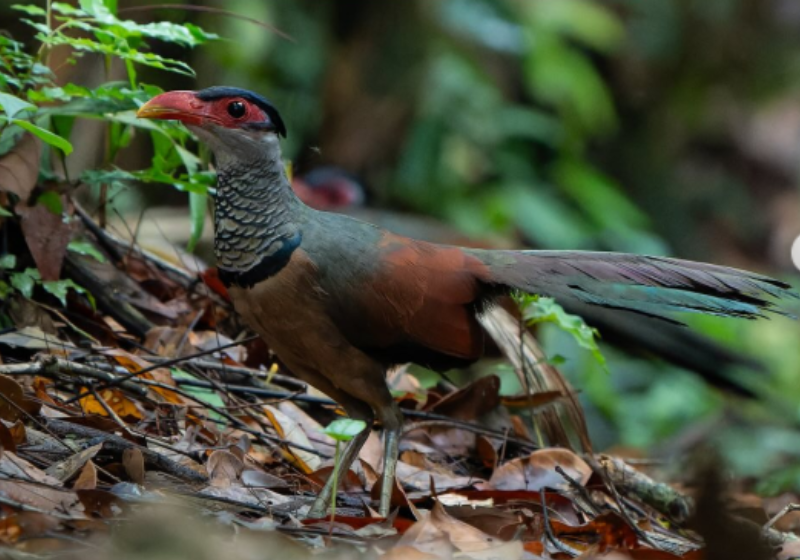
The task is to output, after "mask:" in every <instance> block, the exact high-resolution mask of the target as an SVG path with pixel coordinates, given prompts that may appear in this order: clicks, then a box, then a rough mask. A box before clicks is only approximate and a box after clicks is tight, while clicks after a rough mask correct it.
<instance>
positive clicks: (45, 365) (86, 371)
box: [0, 355, 147, 400]
mask: <svg viewBox="0 0 800 560" xmlns="http://www.w3.org/2000/svg"><path fill="white" fill-rule="evenodd" d="M56 373H60V374H62V375H68V376H75V375H79V376H82V377H88V378H90V379H96V380H98V381H103V382H108V383H113V384H114V385H119V386H120V389H123V390H125V391H128V392H130V393H132V394H135V395H136V396H138V397H146V396H147V389H145V388H144V387H142V386H140V385H137V384H136V383H130V382H125V381H124V380H120V379H119V378H118V377H117V376H115V375H112V374H110V373H108V372H105V371H102V370H99V369H97V368H94V367H91V366H87V365H86V364H81V363H78V362H72V361H69V360H65V359H63V358H58V357H56V356H53V355H40V356H39V357H37V358H36V360H35V361H33V362H28V363H24V364H8V365H0V374H3V375H11V376H14V375H42V376H48V374H50V375H52V374H56ZM81 398H82V395H78V396H77V397H75V398H74V399H72V400H80V399H81Z"/></svg>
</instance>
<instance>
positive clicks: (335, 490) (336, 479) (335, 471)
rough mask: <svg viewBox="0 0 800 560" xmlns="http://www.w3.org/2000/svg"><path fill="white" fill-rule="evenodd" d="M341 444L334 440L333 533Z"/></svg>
mask: <svg viewBox="0 0 800 560" xmlns="http://www.w3.org/2000/svg"><path fill="white" fill-rule="evenodd" d="M341 443H342V442H340V441H339V440H338V439H337V440H336V453H335V454H334V456H333V473H332V474H331V476H332V477H333V492H331V531H333V520H334V518H335V517H336V492H337V490H338V489H337V488H336V487H337V486H338V485H339V462H340V461H339V460H340V458H341V457H340V456H339V447H340V446H341Z"/></svg>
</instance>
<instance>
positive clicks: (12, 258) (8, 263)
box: [0, 253, 17, 270]
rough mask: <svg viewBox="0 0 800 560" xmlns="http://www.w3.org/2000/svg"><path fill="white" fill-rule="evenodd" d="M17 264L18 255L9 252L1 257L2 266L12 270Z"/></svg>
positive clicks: (0, 263) (0, 264)
mask: <svg viewBox="0 0 800 560" xmlns="http://www.w3.org/2000/svg"><path fill="white" fill-rule="evenodd" d="M15 266H17V255H12V254H10V253H9V254H7V255H3V256H2V257H0V268H2V269H4V270H11V269H12V268H14V267H15Z"/></svg>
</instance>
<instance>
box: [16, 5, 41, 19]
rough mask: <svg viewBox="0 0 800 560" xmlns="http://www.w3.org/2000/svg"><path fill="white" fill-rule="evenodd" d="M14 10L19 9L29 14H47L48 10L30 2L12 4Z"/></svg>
mask: <svg viewBox="0 0 800 560" xmlns="http://www.w3.org/2000/svg"><path fill="white" fill-rule="evenodd" d="M11 8H12V9H14V10H19V11H20V12H25V13H26V14H28V15H29V16H46V15H47V12H46V11H45V10H43V9H42V8H40V7H39V6H32V5H30V4H25V5H22V4H13V5H12V6H11Z"/></svg>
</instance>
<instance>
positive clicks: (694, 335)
mask: <svg viewBox="0 0 800 560" xmlns="http://www.w3.org/2000/svg"><path fill="white" fill-rule="evenodd" d="M292 188H293V189H294V192H295V193H297V196H298V197H300V200H302V201H303V202H305V203H306V204H307V205H309V206H312V207H314V208H316V209H318V210H329V211H334V212H339V213H342V214H347V215H348V216H352V217H354V218H358V219H360V220H365V221H367V222H370V223H373V224H376V225H379V226H381V227H383V228H385V229H388V230H389V231H391V232H393V233H399V234H400V235H405V236H409V237H414V238H416V239H421V240H423V241H430V242H433V243H444V244H447V245H462V246H465V247H472V248H482V249H500V248H503V249H506V248H508V247H509V246H510V244H511V243H512V241H510V240H508V239H503V238H499V239H494V238H475V237H470V236H467V235H465V234H463V233H461V232H459V231H458V230H456V229H454V228H453V227H452V226H448V225H447V224H445V223H443V222H440V221H437V220H436V219H435V218H430V217H427V216H419V215H416V214H406V213H402V212H393V211H390V210H385V209H379V208H370V207H367V206H365V203H366V194H365V192H366V191H365V189H364V187H363V186H362V185H361V183H360V182H359V181H358V179H356V178H355V177H354V176H352V175H350V174H349V173H347V172H346V171H344V170H343V169H340V168H338V167H318V168H316V169H314V170H312V171H310V172H309V173H306V174H304V175H296V176H294V177H292ZM214 270H216V269H214ZM223 290H224V288H223ZM226 293H227V292H226ZM562 303H563V305H564V307H565V309H566V310H567V311H568V312H570V313H573V314H575V315H580V316H581V317H582V318H583V319H584V320H585V321H586V322H587V323H588V324H589V325H590V326H592V327H594V328H596V329H598V330H599V331H600V332H601V333H602V335H603V341H604V342H608V343H610V344H612V345H615V346H617V347H619V348H621V349H622V350H624V351H626V352H629V353H631V354H633V355H644V356H647V357H657V358H661V359H663V360H665V361H667V362H669V363H671V364H673V365H676V366H678V367H682V368H685V369H687V370H689V371H693V372H695V373H697V374H698V375H699V376H701V377H702V378H703V379H704V380H705V381H706V382H707V383H709V384H711V385H713V386H715V387H718V388H720V389H723V390H724V391H727V392H730V393H734V394H737V395H741V396H747V397H754V396H755V393H754V392H753V390H752V388H751V387H752V385H751V384H750V383H747V379H745V380H742V379H741V378H740V377H737V376H736V375H734V373H735V371H736V370H739V369H744V370H747V371H749V372H751V373H758V374H764V375H766V374H768V373H769V371H768V370H767V368H766V366H765V365H764V364H763V363H761V362H759V361H758V360H756V359H754V358H752V357H750V356H746V355H744V354H742V353H741V352H737V351H735V350H732V349H731V348H728V347H727V346H724V345H723V344H720V343H719V342H716V341H715V340H714V339H712V338H709V337H707V336H704V335H702V334H700V333H698V332H695V331H692V330H690V329H687V328H686V326H685V325H675V324H671V323H665V322H664V321H661V320H659V319H654V318H651V317H645V316H642V315H641V314H634V313H629V312H620V311H619V310H617V309H603V308H602V307H598V306H596V305H591V304H585V303H581V302H579V301H577V300H575V301H569V302H562ZM758 381H763V377H760V378H759V379H758Z"/></svg>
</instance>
